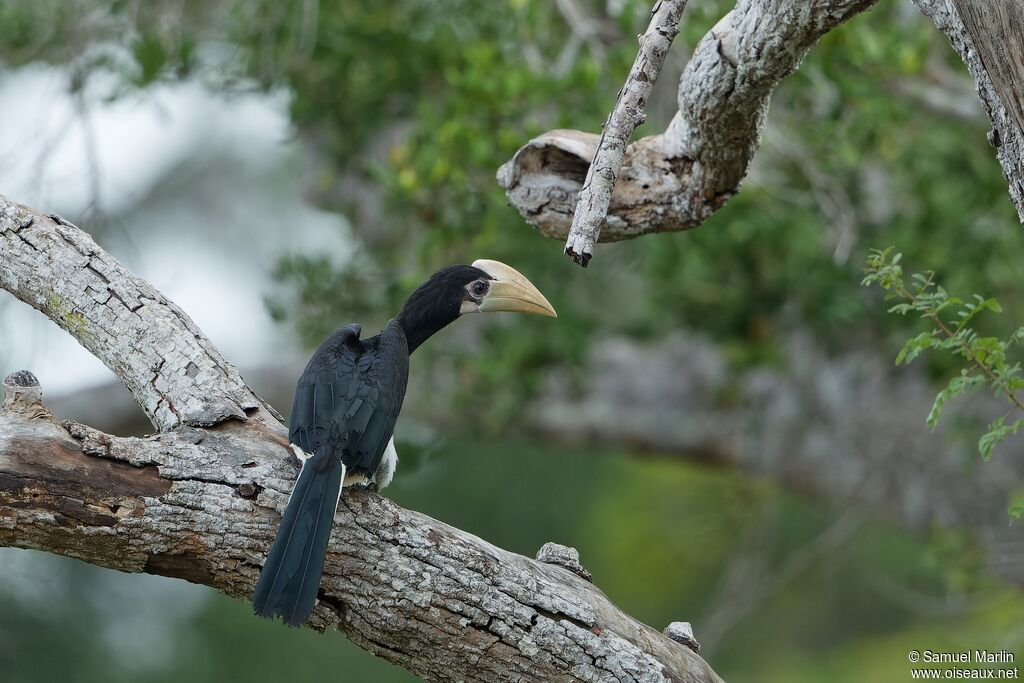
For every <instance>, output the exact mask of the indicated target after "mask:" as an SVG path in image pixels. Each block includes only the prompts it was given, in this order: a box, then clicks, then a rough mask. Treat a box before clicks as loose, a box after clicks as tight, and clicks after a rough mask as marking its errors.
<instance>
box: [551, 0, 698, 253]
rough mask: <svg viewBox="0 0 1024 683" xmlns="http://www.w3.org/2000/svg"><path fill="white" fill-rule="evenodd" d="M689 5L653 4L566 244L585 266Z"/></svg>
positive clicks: (671, 0)
mask: <svg viewBox="0 0 1024 683" xmlns="http://www.w3.org/2000/svg"><path fill="white" fill-rule="evenodd" d="M685 7H686V0H658V2H657V3H656V4H655V5H654V9H653V10H651V23H650V24H649V25H648V26H647V31H646V32H645V33H644V34H643V35H642V36H640V51H639V52H638V53H637V55H636V60H635V61H634V62H633V68H632V69H630V71H629V77H628V78H627V79H626V84H625V85H623V86H622V89H621V90H619V95H618V98H617V99H616V101H615V107H614V108H613V109H612V111H611V113H610V114H609V115H608V120H607V121H606V122H605V124H604V130H603V131H602V133H601V141H600V142H599V143H598V145H597V150H595V152H594V159H593V161H592V162H591V164H590V169H589V170H588V171H587V178H586V180H585V181H584V183H583V188H582V189H581V190H580V193H579V199H578V201H577V204H576V213H575V214H574V215H573V218H572V227H571V228H570V229H569V238H568V240H567V241H566V243H565V253H566V254H567V255H568V256H569V258H571V259H572V260H573V261H575V262H576V263H578V264H579V265H581V266H583V267H584V268H586V267H587V263H589V262H590V258H591V257H592V256H593V255H594V245H596V244H597V240H598V237H600V234H601V226H603V225H604V222H605V220H606V219H607V217H608V205H609V204H610V203H611V199H612V188H613V187H614V186H615V180H616V178H618V175H619V171H620V170H621V169H622V161H623V159H624V158H625V155H626V146H627V145H628V144H629V140H630V138H631V137H633V131H635V130H636V127H637V126H639V125H640V124H642V123H643V122H644V120H645V119H646V114H644V107H646V106H647V100H648V99H649V98H650V95H651V91H652V90H653V89H654V82H655V81H657V80H658V74H659V73H661V68H662V66H664V64H665V55H667V54H668V49H669V47H670V46H671V45H672V40H673V39H674V38H675V37H676V34H677V33H679V19H680V17H681V16H682V14H683V8H685Z"/></svg>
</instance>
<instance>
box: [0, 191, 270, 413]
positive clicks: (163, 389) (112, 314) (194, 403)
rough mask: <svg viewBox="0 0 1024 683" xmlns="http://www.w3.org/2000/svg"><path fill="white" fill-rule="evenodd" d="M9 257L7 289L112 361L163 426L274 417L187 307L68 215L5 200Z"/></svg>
mask: <svg viewBox="0 0 1024 683" xmlns="http://www.w3.org/2000/svg"><path fill="white" fill-rule="evenodd" d="M0 254H2V256H3V269H0V287H3V288H4V289H6V290H7V291H9V292H10V293H11V294H13V295H14V296H16V297H18V298H19V299H21V300H22V301H24V302H25V303H27V304H29V305H30V306H32V307H33V308H36V309H38V310H39V311H41V312H42V313H43V314H45V315H46V316H47V317H48V318H50V319H51V320H53V321H54V322H55V323H57V324H58V325H60V326H61V327H63V328H64V329H65V330H67V331H68V333H70V334H71V335H72V336H73V337H74V338H75V339H77V340H78V341H79V342H80V343H81V344H82V346H84V347H85V348H87V349H89V351H90V352H92V354H93V355H95V356H96V357H97V358H99V359H100V360H101V361H103V363H104V364H105V365H106V366H107V367H108V368H110V369H111V370H112V371H113V372H114V374H115V375H117V377H118V378H119V379H120V380H121V381H122V382H123V383H124V385H125V386H126V387H128V390H129V391H131V392H132V395H133V396H135V399H136V400H137V401H138V402H139V405H140V406H142V409H143V410H144V411H145V412H146V415H147V416H148V417H149V419H150V421H151V422H152V423H153V425H154V426H155V427H157V428H158V429H160V430H167V429H172V428H174V427H177V426H179V425H182V424H187V425H195V426H201V425H213V424H216V423H218V422H221V421H222V420H225V419H229V418H234V419H239V420H245V419H246V413H248V412H256V411H257V410H258V409H259V408H264V409H266V410H267V411H268V412H270V413H271V414H273V410H272V409H270V407H269V406H268V405H267V404H266V403H264V402H263V401H261V400H260V398H259V397H258V396H256V395H255V394H253V393H252V390H250V389H249V388H248V387H247V386H246V385H245V383H244V382H243V381H242V378H241V377H240V376H239V374H238V371H237V370H235V368H234V366H233V365H231V364H230V363H228V362H227V361H226V360H225V359H224V357H223V356H221V354H220V352H219V351H218V350H217V349H216V348H215V347H214V346H213V344H211V343H210V341H209V340H208V339H207V338H206V337H205V336H204V335H203V333H202V332H200V330H199V329H198V328H197V327H196V326H195V323H193V322H192V320H191V319H190V318H189V317H188V316H187V315H185V313H184V312H183V311H182V310H181V309H180V308H178V307H177V306H175V305H174V304H173V303H171V302H170V301H168V300H167V299H166V298H164V296H163V295H162V294H160V292H158V291H156V290H155V289H153V287H151V286H150V285H149V283H147V282H145V281H144V280H142V279H140V278H138V277H136V276H135V275H133V274H132V273H130V272H128V270H127V269H126V268H125V267H124V266H122V265H121V264H120V263H119V262H118V261H117V260H116V259H115V258H113V257H112V256H111V255H110V254H108V253H107V252H105V251H103V250H102V249H100V248H99V247H98V246H97V245H96V243H95V242H94V241H93V240H92V238H91V237H89V235H87V234H86V233H84V232H82V231H81V230H79V229H78V228H76V227H75V226H74V225H72V224H71V223H69V222H67V221H66V220H64V219H63V218H61V217H59V216H56V215H52V214H51V215H45V214H42V213H40V212H38V211H35V210H33V209H29V208H28V207H25V206H21V205H18V204H15V203H14V202H12V201H10V200H9V199H7V198H5V197H2V196H0ZM261 419H262V418H261Z"/></svg>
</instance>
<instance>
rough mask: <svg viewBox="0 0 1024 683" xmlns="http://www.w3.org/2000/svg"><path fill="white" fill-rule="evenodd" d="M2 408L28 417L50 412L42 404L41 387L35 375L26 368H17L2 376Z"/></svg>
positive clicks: (45, 414) (42, 415)
mask: <svg viewBox="0 0 1024 683" xmlns="http://www.w3.org/2000/svg"><path fill="white" fill-rule="evenodd" d="M3 410H4V412H10V413H20V414H22V415H25V416H27V417H29V418H34V417H45V416H47V415H49V414H50V412H49V411H48V410H47V409H46V407H45V406H44V405H43V388H42V387H41V386H39V380H38V379H36V376H35V375H33V374H32V373H31V372H29V371H28V370H19V371H17V372H12V373H11V374H9V375H7V377H5V378H4V404H3Z"/></svg>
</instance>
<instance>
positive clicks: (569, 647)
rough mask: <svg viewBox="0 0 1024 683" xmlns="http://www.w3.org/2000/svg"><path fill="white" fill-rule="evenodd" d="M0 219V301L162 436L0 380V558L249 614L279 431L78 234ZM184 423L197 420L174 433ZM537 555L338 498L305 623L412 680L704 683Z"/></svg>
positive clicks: (676, 656) (268, 533) (142, 288)
mask: <svg viewBox="0 0 1024 683" xmlns="http://www.w3.org/2000/svg"><path fill="white" fill-rule="evenodd" d="M0 218H2V223H0V227H2V229H0V238H2V240H0V259H2V260H3V263H4V264H5V269H4V270H3V272H2V274H0V285H2V286H3V287H4V288H6V289H8V290H11V291H13V292H15V293H16V294H18V295H19V297H21V298H22V299H24V300H27V301H29V302H30V303H32V304H33V305H35V306H36V307H37V308H39V309H40V310H42V311H43V312H44V313H47V314H48V315H52V316H53V317H54V318H55V319H57V320H58V321H59V322H60V323H61V325H62V326H63V327H64V328H65V329H67V330H68V332H69V333H71V334H72V335H74V336H75V337H76V338H77V339H79V340H80V341H82V342H83V343H85V344H87V345H88V346H89V348H90V349H92V350H93V351H94V352H95V353H97V355H99V356H100V357H101V358H104V360H106V361H107V362H108V365H109V366H110V367H111V368H112V369H114V371H115V372H117V373H118V374H119V376H121V377H122V379H123V380H124V381H125V383H126V384H127V385H128V386H129V388H130V389H132V391H133V393H134V394H135V396H136V397H137V398H138V399H139V400H140V402H143V401H145V402H147V405H148V406H149V407H150V408H149V410H148V411H147V412H148V414H150V416H151V417H153V419H154V420H155V422H157V423H158V424H159V425H160V426H161V427H163V428H164V431H163V432H162V433H160V434H158V435H155V436H151V437H146V438H134V437H128V438H121V437H116V436H111V435H109V434H105V433H103V432H100V431H98V430H95V429H92V428H90V427H86V426H84V425H81V424H77V423H65V424H63V425H62V424H59V423H57V422H56V421H55V420H54V419H53V418H52V417H51V416H50V414H49V411H47V410H46V409H45V407H44V406H43V404H42V402H41V393H40V390H39V387H38V384H37V383H36V382H35V379H34V378H33V377H32V376H31V375H30V374H28V373H17V374H16V375H13V376H11V377H10V378H9V380H8V382H7V383H6V385H5V389H6V398H5V402H4V405H3V408H2V410H0V545H9V546H16V547H22V548H34V549H39V550H46V551H49V552H54V553H58V554H63V555H68V556H72V557H77V558H79V559H82V560H85V561H87V562H91V563H93V564H98V565H101V566H105V567H111V568H114V569H119V570H122V571H131V572H148V573H152V574H161V575H165V576H173V577H178V578H183V579H187V580H189V581H193V582H195V583H200V584H204V585H207V586H211V587H213V588H216V589H217V590H220V591H222V592H224V593H226V594H228V595H231V596H234V597H237V598H240V599H248V596H249V594H250V592H251V590H252V586H253V585H254V583H255V581H256V578H257V576H258V574H259V569H260V566H261V563H262V561H263V559H264V557H265V553H266V552H267V550H268V549H269V546H270V543H271V540H272V538H273V535H274V533H275V531H276V527H277V523H278V519H279V512H280V510H281V509H283V507H284V505H285V503H286V501H287V497H288V492H289V490H290V488H291V484H292V481H293V479H294V476H295V473H296V470H297V465H296V463H295V461H294V459H293V458H292V456H291V453H290V449H289V448H288V447H287V438H286V435H285V430H284V427H283V425H282V424H281V423H280V422H278V421H277V420H276V419H275V418H274V417H273V414H272V413H271V412H270V411H269V409H268V410H265V411H264V410H260V403H259V400H258V399H257V398H256V397H255V396H254V395H253V394H252V392H251V391H250V390H249V389H248V388H247V387H246V386H245V384H244V383H242V382H241V380H240V379H238V376H237V373H236V372H235V371H234V369H233V368H231V366H230V365H228V364H227V363H226V362H224V360H223V358H221V356H220V354H219V353H218V352H217V351H216V349H214V348H213V346H212V345H211V344H210V342H209V341H208V340H207V339H206V338H205V337H204V336H203V335H202V333H201V332H200V331H199V330H198V329H197V328H196V327H195V326H194V325H193V324H192V323H191V322H190V321H189V320H188V319H187V317H185V315H184V314H183V313H181V312H180V311H179V310H178V309H177V308H175V307H174V306H173V304H171V303H170V302H168V301H167V300H166V299H164V298H163V297H162V296H161V295H160V294H159V293H158V292H156V291H155V290H153V289H152V288H151V287H149V285H147V284H146V283H145V282H143V281H142V280H140V279H138V278H136V277H134V276H132V275H131V274H130V273H128V272H127V271H126V270H125V269H124V268H123V267H122V266H121V265H120V264H117V262H116V261H114V260H113V259H112V258H111V257H110V256H109V255H108V254H106V253H105V252H103V251H102V250H101V249H100V248H99V247H98V246H96V244H95V243H94V242H92V240H90V239H89V238H88V237H87V236H86V235H85V234H84V233H82V232H81V231H79V230H78V229H77V228H74V227H73V226H71V225H70V224H68V223H67V222H65V221H60V220H55V219H51V218H49V217H46V216H43V215H41V214H39V213H38V212H35V211H32V210H30V209H27V208H25V207H20V206H17V205H14V204H12V203H11V202H9V201H7V200H3V199H2V198H0ZM7 264H11V266H12V267H11V268H10V269H8V268H7ZM30 264H35V267H30ZM101 276H102V277H101ZM75 287H77V288H78V289H80V291H75ZM118 307H120V308H124V309H125V311H126V313H122V312H121V310H120V308H118ZM184 358H188V359H189V361H188V362H192V363H195V366H196V368H197V369H198V370H199V372H198V373H193V372H192V371H190V370H189V369H188V364H187V363H186V364H185V365H184V366H183V365H182V362H183V360H184ZM169 367H173V368H174V371H173V372H168V368H169ZM122 373H123V374H122ZM146 373H149V374H148V375H147V374H146ZM200 377H202V381H200V379H199V378H200ZM142 380H145V381H142ZM150 380H152V381H150ZM207 387H209V392H208V393H209V395H210V397H211V401H212V402H211V401H207V400H205V397H206V393H207V392H206V388H207ZM161 404H164V405H165V406H166V407H167V410H162V409H161V407H160V406H161ZM210 405H213V406H215V409H214V410H212V411H211V409H210V408H209V406H210ZM171 406H174V410H172V409H171ZM222 406H230V407H232V408H233V407H237V408H238V409H239V410H238V411H234V412H232V411H231V410H221V409H220V407H222ZM175 411H177V413H176V412H175ZM247 411H248V412H250V413H252V414H251V415H249V416H248V419H241V418H244V417H245V412H247ZM197 413H198V414H199V415H201V416H204V417H203V420H201V421H204V422H205V421H209V422H216V424H214V425H211V426H209V427H202V428H199V427H195V426H192V425H190V424H189V423H190V422H192V421H193V418H192V416H193V415H195V414H197ZM234 418H239V419H234ZM545 557H547V558H548V559H551V558H555V559H556V560H557V562H556V561H554V560H552V563H548V562H540V561H535V560H530V559H528V558H525V557H522V556H520V555H515V554H513V553H509V552H506V551H503V550H501V549H499V548H496V547H494V546H492V545H490V544H488V543H486V542H485V541H482V540H480V539H479V538H476V537H475V536H472V535H470V534H467V533H465V532H462V531H459V530H458V529H454V528H452V527H450V526H447V525H445V524H443V523H442V522H438V521H436V520H433V519H430V518H429V517H426V516H424V515H420V514H418V513H415V512H411V511H408V510H403V509H402V508H400V507H398V506H397V505H395V504H394V503H392V502H391V501H389V500H387V499H386V498H382V497H380V496H378V495H376V494H374V493H369V492H365V491H347V492H346V493H345V494H344V495H343V497H342V501H341V505H340V506H339V510H338V513H337V515H336V518H335V533H334V535H333V537H332V540H331V546H330V548H329V550H328V554H327V561H326V565H325V568H324V580H323V584H322V587H321V593H320V602H319V604H318V606H317V608H316V610H315V611H314V614H313V617H312V618H311V620H310V624H309V625H311V626H313V627H315V628H319V629H325V628H328V627H336V628H338V629H339V630H341V631H343V632H344V633H345V634H346V635H348V637H349V638H351V639H352V640H353V641H354V642H355V643H357V644H358V645H360V646H361V647H363V648H365V649H367V650H369V651H370V652H373V653H374V654H377V655H379V656H381V657H383V658H385V659H387V660H389V661H391V662H394V663H396V664H399V665H400V666H403V667H405V668H406V669H408V670H409V671H412V672H413V673H416V674H418V675H420V676H422V677H423V678H426V679H428V680H484V681H498V680H581V681H599V680H630V681H663V680H673V681H694V682H696V681H702V682H703V681H718V680H719V679H718V677H717V676H716V675H715V674H714V672H713V671H712V670H711V668H710V667H709V666H708V665H707V664H706V663H705V662H704V661H703V660H702V659H701V658H700V657H699V656H698V655H696V654H695V653H694V652H693V651H692V650H691V649H690V647H688V646H687V645H686V644H683V643H680V642H677V641H676V640H673V639H672V638H670V637H668V636H665V635H663V634H661V633H659V632H657V631H655V630H654V629H651V628H649V627H647V626H644V625H643V624H640V623H638V622H637V621H635V620H633V619H632V618H630V617H629V616H627V615H626V614H624V613H623V612H621V611H620V610H619V609H618V608H616V607H615V606H614V605H612V604H611V602H609V600H608V599H607V598H606V597H605V596H604V595H603V594H602V593H601V592H600V591H599V590H598V589H597V588H595V587H594V586H593V585H592V584H591V583H589V582H588V581H587V580H585V579H584V578H582V577H581V576H579V575H578V574H577V573H575V572H576V571H577V570H576V569H574V568H572V569H571V568H569V567H566V566H565V563H566V562H568V561H569V560H571V559H572V553H562V552H558V553H554V554H552V553H551V552H548V553H546V555H545ZM562 558H568V559H566V560H563V559H562ZM560 565H561V566H560Z"/></svg>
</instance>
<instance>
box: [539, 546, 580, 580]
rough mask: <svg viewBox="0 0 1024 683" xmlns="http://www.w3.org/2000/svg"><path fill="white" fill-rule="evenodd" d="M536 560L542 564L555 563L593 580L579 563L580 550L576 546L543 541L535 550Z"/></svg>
mask: <svg viewBox="0 0 1024 683" xmlns="http://www.w3.org/2000/svg"><path fill="white" fill-rule="evenodd" d="M537 561H538V562H543V563H544V564H556V565H558V566H559V567H562V568H564V569H568V570H569V571H571V572H572V573H573V574H575V575H577V576H579V577H582V578H584V579H586V580H587V581H590V582H591V583H593V582H594V577H592V576H591V575H590V572H588V571H587V570H586V568H585V567H584V566H583V565H582V564H581V563H580V552H579V551H578V550H576V548H570V547H569V546H567V545H560V544H558V543H545V544H544V545H542V546H541V548H540V550H538V551H537Z"/></svg>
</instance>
